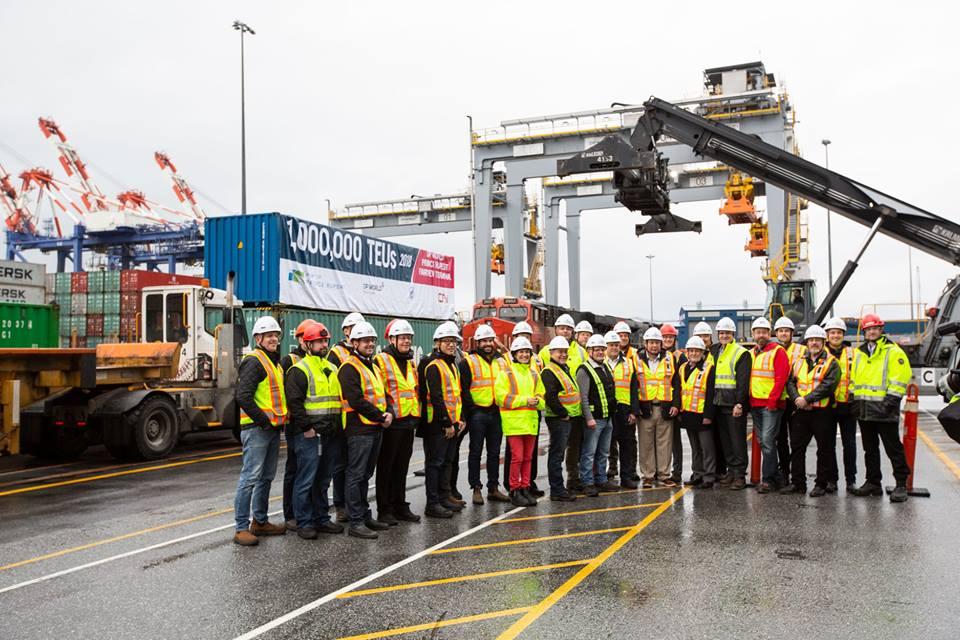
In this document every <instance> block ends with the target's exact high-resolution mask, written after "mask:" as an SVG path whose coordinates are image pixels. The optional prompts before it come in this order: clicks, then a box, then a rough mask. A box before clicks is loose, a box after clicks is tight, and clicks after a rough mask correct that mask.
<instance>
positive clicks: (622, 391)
mask: <svg viewBox="0 0 960 640" xmlns="http://www.w3.org/2000/svg"><path fill="white" fill-rule="evenodd" d="M603 365H604V366H605V367H607V368H608V369H610V373H612V374H613V384H614V386H615V388H616V391H615V395H616V399H617V404H625V405H627V406H628V407H629V406H630V379H631V378H632V377H633V365H632V364H631V363H630V361H629V360H626V359H625V358H622V357H621V358H620V359H619V360H617V364H615V365H614V366H613V367H611V366H610V363H609V361H607V360H604V361H603Z"/></svg>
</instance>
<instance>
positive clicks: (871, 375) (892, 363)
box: [850, 338, 913, 402]
mask: <svg viewBox="0 0 960 640" xmlns="http://www.w3.org/2000/svg"><path fill="white" fill-rule="evenodd" d="M894 356H896V357H894ZM912 375H913V372H912V371H911V369H910V364H909V362H908V361H907V356H906V354H905V353H904V352H903V349H901V348H900V347H899V346H898V345H895V344H893V343H892V342H890V341H888V340H887V339H886V338H881V339H880V340H879V341H877V348H876V349H874V351H873V355H871V356H868V355H867V354H866V353H863V352H862V351H861V353H859V354H858V355H857V357H856V358H855V362H854V365H853V375H852V377H851V383H850V391H851V393H852V394H853V399H854V400H863V401H865V402H882V401H883V398H884V396H886V395H888V394H889V395H891V396H897V397H903V396H904V395H906V393H907V383H909V382H910V377H911V376H912Z"/></svg>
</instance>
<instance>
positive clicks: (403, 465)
mask: <svg viewBox="0 0 960 640" xmlns="http://www.w3.org/2000/svg"><path fill="white" fill-rule="evenodd" d="M413 335H414V333H413V327H412V326H410V323H409V322H407V321H406V320H402V319H395V320H391V321H390V323H389V324H388V326H387V341H388V342H389V344H388V345H387V347H386V348H385V349H384V350H383V351H381V352H380V353H378V354H377V355H376V356H375V357H374V359H373V363H374V365H375V366H376V367H377V371H379V372H380V377H381V379H382V380H383V384H384V390H385V391H386V394H387V404H388V405H389V406H390V407H392V408H393V413H394V419H393V424H391V425H390V428H389V429H385V430H384V431H383V441H382V442H381V443H380V454H379V455H378V456H377V470H376V474H377V520H379V521H380V522H386V523H387V524H388V525H390V526H396V525H397V524H398V523H399V522H400V521H401V520H402V521H404V522H420V516H418V515H417V514H415V513H413V512H412V511H411V510H410V503H409V502H407V498H406V496H407V472H408V471H409V469H410V456H411V455H412V454H413V440H414V431H415V430H416V428H417V425H418V424H419V423H420V398H419V389H418V387H419V380H418V379H417V365H416V363H415V362H414V361H413Z"/></svg>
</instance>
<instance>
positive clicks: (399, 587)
mask: <svg viewBox="0 0 960 640" xmlns="http://www.w3.org/2000/svg"><path fill="white" fill-rule="evenodd" d="M588 562H590V561H589V560H572V561H570V562H558V563H556V564H541V565H537V566H534V567H521V568H519V569H504V570H503V571H490V572H487V573H472V574H470V575H467V576H456V577H455V578H440V579H437V580H426V581H424V582H407V583H405V584H395V585H391V586H389V587H376V588H374V589H361V590H359V591H348V592H347V593H341V594H340V595H339V596H337V598H340V599H342V598H355V597H357V596H370V595H373V594H375V593H390V592H391V591H406V590H407V589H418V588H420V587H432V586H435V585H438V584H451V583H454V582H468V581H470V580H485V579H487V578H498V577H500V576H512V575H516V574H518V573H533V572H534V571H549V570H551V569H563V568H564V567H576V566H581V565H585V564H587V563H588Z"/></svg>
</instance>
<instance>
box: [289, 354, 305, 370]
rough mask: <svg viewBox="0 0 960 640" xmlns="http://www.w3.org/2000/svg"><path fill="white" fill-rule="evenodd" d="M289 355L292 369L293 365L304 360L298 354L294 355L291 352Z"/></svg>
mask: <svg viewBox="0 0 960 640" xmlns="http://www.w3.org/2000/svg"><path fill="white" fill-rule="evenodd" d="M288 355H289V356H290V367H291V368H292V367H293V365H295V364H297V363H298V362H300V361H301V360H303V358H301V357H300V356H299V355H297V354H296V353H294V352H292V351H291V352H290V353H289V354H288Z"/></svg>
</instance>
